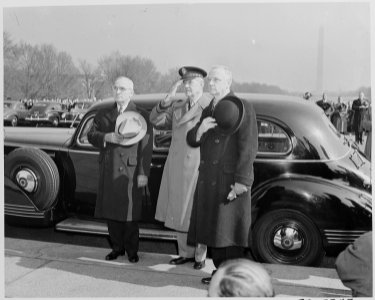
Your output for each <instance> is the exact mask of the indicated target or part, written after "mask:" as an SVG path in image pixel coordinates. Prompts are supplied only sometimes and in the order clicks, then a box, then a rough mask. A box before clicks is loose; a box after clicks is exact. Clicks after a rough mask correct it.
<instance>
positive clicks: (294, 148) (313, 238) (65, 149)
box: [4, 94, 372, 265]
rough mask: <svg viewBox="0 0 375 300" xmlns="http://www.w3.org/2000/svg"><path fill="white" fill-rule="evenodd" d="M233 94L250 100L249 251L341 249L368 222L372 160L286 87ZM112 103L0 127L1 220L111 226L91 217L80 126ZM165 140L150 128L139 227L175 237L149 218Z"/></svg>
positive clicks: (143, 102) (88, 162)
mask: <svg viewBox="0 0 375 300" xmlns="http://www.w3.org/2000/svg"><path fill="white" fill-rule="evenodd" d="M238 95H239V96H240V97H241V98H242V99H244V101H251V102H252V103H253V105H254V108H255V111H256V113H257V122H258V132H259V149H258V153H257V157H256V160H255V163H254V172H255V181H254V183H253V186H252V208H253V210H252V222H253V224H252V230H251V233H252V234H251V236H249V239H251V245H252V252H253V254H254V256H255V258H256V259H257V260H259V261H264V262H268V263H282V264H295V265H314V264H317V263H318V262H319V261H320V260H321V258H322V256H323V255H324V253H325V251H331V250H332V251H338V249H342V248H343V247H345V246H346V245H348V244H349V243H351V242H353V241H354V239H356V238H357V237H358V236H360V235H361V234H363V233H364V232H367V231H369V230H371V229H372V210H371V209H372V199H371V183H370V162H369V161H368V160H366V158H365V157H364V155H363V153H361V152H360V151H359V149H358V148H357V147H356V145H355V144H354V143H352V142H351V141H349V140H348V139H347V138H346V137H345V136H343V135H341V134H340V133H338V132H337V131H336V129H335V128H334V126H333V125H332V124H331V122H330V121H329V120H328V119H327V118H326V117H325V115H324V113H323V111H322V110H321V109H320V108H319V107H317V106H316V105H314V104H312V103H307V102H306V101H301V99H299V98H295V97H291V96H278V95H262V94H238ZM180 96H181V95H178V97H180ZM163 97H164V95H159V94H157V95H138V96H135V98H134V101H135V102H136V103H137V104H138V105H139V106H141V107H143V108H144V109H146V110H148V111H150V110H151V109H152V107H153V106H155V105H156V104H157V103H158V102H159V101H160V100H161V99H162V98H163ZM110 105H113V100H109V101H103V102H101V103H97V104H95V105H93V106H92V107H91V108H90V109H89V111H88V112H87V113H86V115H85V116H84V118H83V119H82V121H81V123H80V124H79V126H78V127H77V128H76V129H74V128H71V129H64V128H53V129H52V128H26V129H25V128H24V129H23V130H20V129H19V128H6V129H5V131H4V153H5V219H6V221H7V222H9V223H12V224H17V225H27V226H30V225H39V226H42V225H43V226H47V225H51V224H53V225H55V227H56V229H57V230H65V231H71V232H85V233H95V234H105V235H106V234H108V232H107V228H106V223H105V222H103V221H102V220H97V219H95V218H94V217H93V215H94V208H95V199H96V192H97V188H98V187H97V184H98V175H99V172H98V149H95V148H94V147H93V146H92V145H91V144H90V143H89V142H88V140H87V132H88V131H89V129H90V126H91V124H92V121H93V118H94V116H95V114H96V112H97V111H98V109H101V108H104V107H108V106H110ZM25 130H26V131H25ZM170 140H171V135H170V132H168V131H157V130H154V137H153V141H154V153H153V157H152V164H151V175H150V179H149V184H148V187H147V188H145V189H144V193H143V199H141V201H142V204H143V220H142V222H141V233H140V234H141V237H147V238H158V239H175V238H176V235H175V233H174V232H173V231H171V230H168V229H166V228H164V227H163V226H162V224H160V223H159V222H157V221H156V220H155V219H154V215H155V208H156V201H157V198H158V191H159V185H160V181H161V176H162V172H163V166H164V163H165V160H166V156H167V154H168V147H169V144H170Z"/></svg>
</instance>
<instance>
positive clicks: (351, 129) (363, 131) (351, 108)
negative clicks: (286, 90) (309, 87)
mask: <svg viewBox="0 0 375 300" xmlns="http://www.w3.org/2000/svg"><path fill="white" fill-rule="evenodd" d="M311 97H312V94H311V93H309V92H306V93H305V94H304V96H303V98H304V99H306V100H309V99H310V98H311ZM316 104H317V105H318V106H319V107H320V108H321V109H322V110H323V111H324V113H325V115H326V116H327V118H329V119H330V121H331V122H332V124H333V125H334V126H335V128H336V129H337V131H338V132H340V133H342V134H350V133H354V136H355V142H356V143H357V144H358V145H362V144H363V143H364V135H366V136H367V138H366V144H365V155H366V157H367V159H368V160H371V140H372V138H371V131H372V125H371V101H370V100H369V99H366V98H365V95H364V93H363V92H359V94H358V98H357V99H354V100H351V101H348V102H345V101H344V100H343V97H342V96H338V97H337V100H336V102H333V101H329V100H328V98H327V95H326V94H325V93H323V95H322V99H320V100H318V101H317V102H316Z"/></svg>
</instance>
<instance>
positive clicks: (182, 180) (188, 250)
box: [150, 67, 210, 269]
mask: <svg viewBox="0 0 375 300" xmlns="http://www.w3.org/2000/svg"><path fill="white" fill-rule="evenodd" d="M179 74H180V76H181V79H180V80H178V81H177V82H176V83H175V84H174V85H173V86H172V88H171V90H170V91H169V93H168V94H167V96H166V98H165V99H163V100H162V101H161V102H160V103H159V104H158V105H156V106H155V107H154V109H153V110H152V112H151V114H150V121H151V123H152V124H153V125H154V127H155V128H156V129H159V130H172V142H171V146H170V148H169V154H168V157H167V161H166V163H165V166H164V172H163V177H162V181H161V185H160V190H159V197H158V202H157V207H156V214H155V218H156V219H157V220H159V221H162V222H164V224H165V226H166V227H168V228H172V229H174V230H176V231H177V244H178V254H179V257H178V258H175V259H172V260H171V261H170V264H173V265H180V264H184V263H187V262H193V261H195V263H194V268H195V269H201V268H203V267H204V266H205V258H206V246H205V245H201V244H197V245H194V246H189V245H187V231H188V228H189V222H190V214H191V207H192V203H193V196H194V190H195V186H196V182H197V178H198V166H199V160H200V154H199V149H198V148H192V147H190V146H189V145H188V144H187V143H186V133H187V132H188V131H189V130H190V129H191V128H193V127H194V126H195V124H196V123H197V122H198V121H199V118H200V116H201V113H202V111H203V109H204V108H205V107H206V106H207V105H208V104H209V102H210V99H208V98H207V97H206V96H205V95H203V86H204V81H203V78H204V77H206V75H207V73H206V72H205V71H204V70H202V69H200V68H197V67H182V68H181V69H180V70H179ZM181 84H183V85H184V87H185V93H186V96H187V99H185V100H177V101H173V100H172V97H173V96H175V94H176V91H177V88H178V87H179V86H180V85H181Z"/></svg>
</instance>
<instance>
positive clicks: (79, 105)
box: [74, 102, 92, 109]
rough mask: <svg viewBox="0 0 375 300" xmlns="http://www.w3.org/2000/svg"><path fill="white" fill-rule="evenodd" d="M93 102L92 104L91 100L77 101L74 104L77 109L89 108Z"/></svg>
mask: <svg viewBox="0 0 375 300" xmlns="http://www.w3.org/2000/svg"><path fill="white" fill-rule="evenodd" d="M91 104H92V103H91V102H77V103H76V104H75V105H74V108H75V109H88V108H90V106H91Z"/></svg>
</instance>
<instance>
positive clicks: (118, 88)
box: [112, 85, 131, 93]
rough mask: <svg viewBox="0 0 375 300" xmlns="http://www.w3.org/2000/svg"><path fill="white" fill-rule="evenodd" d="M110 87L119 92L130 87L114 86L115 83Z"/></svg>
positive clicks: (128, 89)
mask: <svg viewBox="0 0 375 300" xmlns="http://www.w3.org/2000/svg"><path fill="white" fill-rule="evenodd" d="M112 88H113V90H114V91H120V92H121V93H123V92H125V91H130V90H131V88H126V87H123V86H115V85H114V86H113V87H112Z"/></svg>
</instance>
